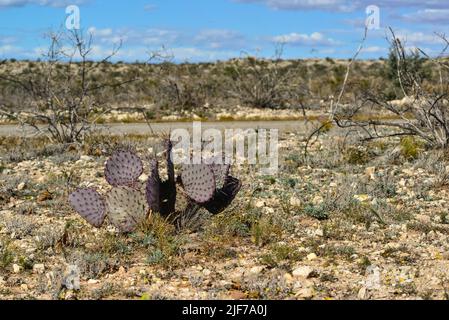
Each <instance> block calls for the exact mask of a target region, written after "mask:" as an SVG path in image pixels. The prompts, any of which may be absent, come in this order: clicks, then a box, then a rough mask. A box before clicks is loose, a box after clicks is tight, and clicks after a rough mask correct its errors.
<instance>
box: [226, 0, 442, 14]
mask: <svg viewBox="0 0 449 320" xmlns="http://www.w3.org/2000/svg"><path fill="white" fill-rule="evenodd" d="M234 1H235V2H240V3H262V4H265V5H267V6H268V7H270V8H273V9H277V10H327V11H340V12H351V11H354V10H358V9H364V8H366V7H367V6H369V5H373V4H375V5H377V6H379V7H381V8H382V7H384V8H399V7H403V8H407V7H409V8H410V7H414V8H449V3H448V1H439V0H377V1H372V0H234Z"/></svg>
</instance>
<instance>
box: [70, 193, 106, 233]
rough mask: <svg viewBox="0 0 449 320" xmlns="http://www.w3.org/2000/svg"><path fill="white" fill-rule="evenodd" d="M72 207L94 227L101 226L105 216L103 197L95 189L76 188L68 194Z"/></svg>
mask: <svg viewBox="0 0 449 320" xmlns="http://www.w3.org/2000/svg"><path fill="white" fill-rule="evenodd" d="M69 202H70V204H71V206H72V207H73V209H75V211H76V212H78V213H79V215H80V216H81V217H83V218H84V219H85V220H86V221H87V222H89V223H90V224H91V225H93V226H94V227H96V228H99V227H101V225H102V224H103V222H104V219H105V217H106V207H105V204H104V200H103V197H102V196H101V195H100V194H99V193H98V192H97V191H96V190H95V189H78V190H76V191H75V192H73V193H71V194H70V195H69Z"/></svg>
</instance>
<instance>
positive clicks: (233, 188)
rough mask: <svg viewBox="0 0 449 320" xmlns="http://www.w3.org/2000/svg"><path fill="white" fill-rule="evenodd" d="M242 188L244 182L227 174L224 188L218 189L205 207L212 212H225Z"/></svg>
mask: <svg viewBox="0 0 449 320" xmlns="http://www.w3.org/2000/svg"><path fill="white" fill-rule="evenodd" d="M241 188H242V182H241V181H240V180H239V179H237V178H234V177H232V176H229V175H228V176H227V177H226V179H225V183H224V185H223V188H220V189H217V190H216V191H215V193H214V196H213V197H212V199H211V200H209V201H208V202H207V203H204V204H203V207H204V208H205V209H206V210H207V211H209V212H210V213H212V214H219V213H220V212H223V211H224V210H225V209H226V208H227V207H229V205H230V204H231V203H232V201H234V199H235V197H236V196H237V194H238V193H239V191H240V189H241Z"/></svg>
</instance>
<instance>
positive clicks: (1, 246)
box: [0, 241, 14, 270]
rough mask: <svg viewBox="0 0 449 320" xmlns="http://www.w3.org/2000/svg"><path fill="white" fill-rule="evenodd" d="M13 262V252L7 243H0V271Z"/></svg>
mask: <svg viewBox="0 0 449 320" xmlns="http://www.w3.org/2000/svg"><path fill="white" fill-rule="evenodd" d="M13 261H14V252H13V250H12V248H11V244H10V242H9V241H5V242H0V269H1V270H5V269H7V268H8V267H9V265H10V264H11V263H12V262H13Z"/></svg>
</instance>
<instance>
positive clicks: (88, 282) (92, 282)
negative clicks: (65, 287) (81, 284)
mask: <svg viewBox="0 0 449 320" xmlns="http://www.w3.org/2000/svg"><path fill="white" fill-rule="evenodd" d="M98 283H100V281H99V280H95V279H89V281H87V284H91V285H92V284H98Z"/></svg>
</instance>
